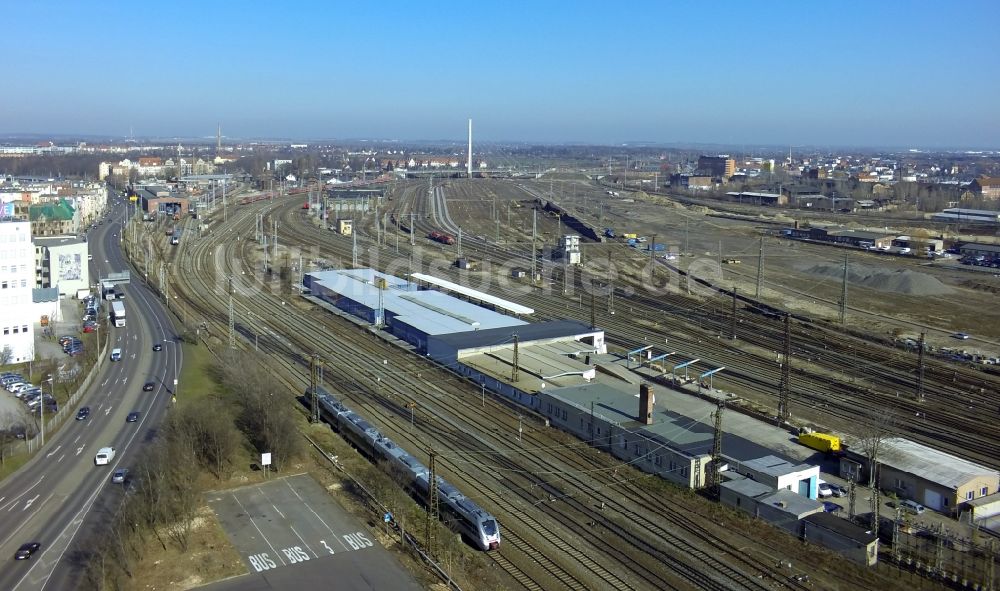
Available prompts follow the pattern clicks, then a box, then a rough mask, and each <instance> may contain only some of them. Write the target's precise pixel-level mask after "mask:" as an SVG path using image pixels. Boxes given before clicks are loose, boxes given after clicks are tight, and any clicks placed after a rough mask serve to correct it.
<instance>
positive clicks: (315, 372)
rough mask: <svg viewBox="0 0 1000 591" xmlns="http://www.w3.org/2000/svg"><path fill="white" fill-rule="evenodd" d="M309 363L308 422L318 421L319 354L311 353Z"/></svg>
mask: <svg viewBox="0 0 1000 591" xmlns="http://www.w3.org/2000/svg"><path fill="white" fill-rule="evenodd" d="M309 360H310V363H309V401H310V406H311V408H310V410H311V413H310V415H309V422H310V423H318V422H319V367H320V361H319V355H317V354H316V353H313V354H312V355H311V356H310V358H309Z"/></svg>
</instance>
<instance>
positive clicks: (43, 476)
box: [0, 474, 45, 509]
mask: <svg viewBox="0 0 1000 591" xmlns="http://www.w3.org/2000/svg"><path fill="white" fill-rule="evenodd" d="M44 478H45V475H44V474H42V475H41V476H40V477H39V478H38V480H37V481H36V482H35V483H34V484H32V485H31V486H29V487H28V488H26V489H25V490H24V492H23V493H21V494H19V495H17V496H16V497H14V498H13V499H11V500H10V501H9V502H8V503H7V505H4V506H3V507H0V509H3V508H4V507H7V506H10V507H11V508H13V507H14V504H15V503H16V502H17V500H18V499H20V498H21V497H23V496H24V495H26V494H28V491H30V490H31V489H33V488H35V487H36V486H38V485H39V484H40V483H41V482H42V480H43V479H44Z"/></svg>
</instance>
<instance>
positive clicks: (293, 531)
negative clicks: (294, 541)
mask: <svg viewBox="0 0 1000 591" xmlns="http://www.w3.org/2000/svg"><path fill="white" fill-rule="evenodd" d="M288 529H290V530H292V533H293V534H295V537H296V538H298V539H299V541H300V542H302V544H303V545H304V546H305V547H306V548H308V549H309V551H310V552H312V553H313V558H319V554H316V552H314V551H313V549H312V548H311V547H310V546H309V543H308V542H306V541H305V540H303V539H302V536H300V535H299V532H297V531H295V528H294V527H292V526H290V525H289V526H288Z"/></svg>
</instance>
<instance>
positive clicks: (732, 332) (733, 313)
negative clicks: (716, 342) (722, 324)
mask: <svg viewBox="0 0 1000 591" xmlns="http://www.w3.org/2000/svg"><path fill="white" fill-rule="evenodd" d="M730 321H731V323H732V324H731V327H730V330H729V334H730V335H731V336H732V339H733V340H734V341H735V340H736V286H735V285H734V286H733V308H732V310H731V313H730Z"/></svg>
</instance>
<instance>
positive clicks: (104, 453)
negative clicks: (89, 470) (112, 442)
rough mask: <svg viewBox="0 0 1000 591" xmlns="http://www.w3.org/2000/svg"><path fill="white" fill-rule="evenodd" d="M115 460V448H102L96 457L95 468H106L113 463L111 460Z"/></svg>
mask: <svg viewBox="0 0 1000 591" xmlns="http://www.w3.org/2000/svg"><path fill="white" fill-rule="evenodd" d="M113 459H115V448H113V447H102V448H101V449H99V450H97V455H96V456H94V465H95V466H106V465H108V464H110V463H111V460H113Z"/></svg>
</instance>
